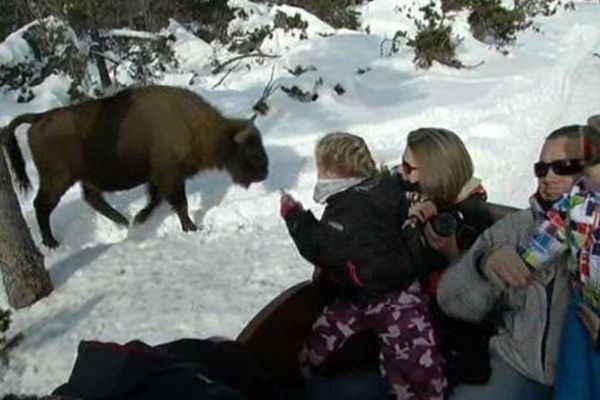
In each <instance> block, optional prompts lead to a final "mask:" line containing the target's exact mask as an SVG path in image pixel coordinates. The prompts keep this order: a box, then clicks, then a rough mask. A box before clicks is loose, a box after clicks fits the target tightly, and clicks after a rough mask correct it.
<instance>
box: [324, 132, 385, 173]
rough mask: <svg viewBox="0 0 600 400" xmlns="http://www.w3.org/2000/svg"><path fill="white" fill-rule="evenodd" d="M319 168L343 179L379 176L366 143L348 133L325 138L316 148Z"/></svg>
mask: <svg viewBox="0 0 600 400" xmlns="http://www.w3.org/2000/svg"><path fill="white" fill-rule="evenodd" d="M315 158H316V161H317V167H318V168H319V169H320V170H321V171H327V172H334V173H336V174H337V175H339V176H341V177H365V178H367V177H370V176H373V175H375V174H377V172H378V171H377V167H376V166H375V161H374V160H373V157H372V156H371V152H370V151H369V148H368V147H367V144H366V143H365V141H364V140H363V139H362V138H361V137H359V136H356V135H352V134H350V133H346V132H334V133H329V134H327V135H325V136H323V137H322V138H321V139H320V140H319V141H318V142H317V146H316V148H315Z"/></svg>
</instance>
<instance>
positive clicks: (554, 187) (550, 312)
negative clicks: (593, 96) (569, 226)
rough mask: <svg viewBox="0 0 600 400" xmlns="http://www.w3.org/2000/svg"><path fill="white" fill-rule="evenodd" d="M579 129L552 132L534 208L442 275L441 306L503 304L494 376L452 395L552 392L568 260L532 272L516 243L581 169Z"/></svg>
mask: <svg viewBox="0 0 600 400" xmlns="http://www.w3.org/2000/svg"><path fill="white" fill-rule="evenodd" d="M580 129H582V127H581V126H580V125H572V126H564V127H561V128H559V129H556V130H555V131H553V132H551V133H550V134H549V135H548V136H547V137H546V139H545V141H544V144H543V146H542V149H541V153H540V156H539V160H538V161H537V162H536V163H535V164H534V168H533V170H534V173H535V176H536V178H537V190H536V191H535V193H534V194H533V195H532V196H531V197H530V199H529V205H530V207H529V208H528V209H525V210H522V211H518V212H515V213H512V214H509V215H508V216H506V217H505V218H503V219H502V220H500V221H499V222H497V223H496V224H494V225H493V226H492V227H491V228H489V229H487V230H486V231H485V232H484V233H483V234H482V235H481V236H480V237H479V238H478V239H477V241H476V242H475V244H474V245H473V246H472V247H471V248H470V249H469V250H468V251H467V252H466V253H465V254H463V256H462V257H461V258H460V259H459V260H457V261H456V262H454V263H453V264H452V266H450V267H449V268H448V269H447V270H446V271H444V273H443V274H442V276H441V278H440V281H439V285H438V292H437V300H438V304H439V305H440V308H441V309H442V311H444V312H445V313H447V314H448V315H451V316H454V317H457V318H461V319H464V320H466V321H472V322H478V321H481V320H482V319H484V318H485V316H486V315H488V314H489V313H490V312H493V311H494V310H497V312H498V313H499V314H500V316H501V321H502V323H501V325H500V328H499V330H498V332H497V333H496V334H495V335H494V336H493V337H492V339H491V341H490V348H491V367H492V371H491V376H490V379H489V381H488V382H487V383H486V384H485V385H459V386H457V387H456V388H455V389H454V391H453V392H452V393H451V394H450V399H451V400H470V399H498V400H503V399H507V400H508V399H516V398H518V399H523V400H529V399H550V398H551V396H552V385H553V384H554V379H555V372H556V364H557V355H558V343H559V338H560V329H561V326H562V323H563V320H564V314H565V310H566V306H567V301H568V280H567V274H566V268H565V262H566V259H565V257H561V258H557V259H555V260H554V261H553V263H554V268H547V269H544V270H540V271H536V272H534V273H532V272H530V271H529V269H528V268H527V267H526V266H525V264H524V263H523V262H522V261H521V258H520V257H519V254H518V253H517V248H518V246H519V245H520V244H522V243H524V241H525V240H526V239H527V237H528V235H529V234H530V232H531V231H532V230H533V229H534V228H535V226H537V225H538V224H539V223H540V222H541V221H542V220H543V218H544V213H545V212H546V211H548V210H549V209H550V208H551V207H552V205H553V204H554V202H555V201H556V200H558V199H559V198H560V197H561V196H562V195H563V194H564V193H565V192H568V191H569V190H570V189H571V188H572V187H573V185H574V183H575V182H576V180H577V179H578V178H579V177H580V176H581V173H582V171H583V161H582V157H583V153H582V149H581V143H580Z"/></svg>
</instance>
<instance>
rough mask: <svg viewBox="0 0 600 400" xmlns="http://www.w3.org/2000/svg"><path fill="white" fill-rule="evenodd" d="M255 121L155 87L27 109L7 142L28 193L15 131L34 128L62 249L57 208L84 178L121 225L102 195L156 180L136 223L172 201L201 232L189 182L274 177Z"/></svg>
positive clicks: (90, 198) (87, 193) (44, 221)
mask: <svg viewBox="0 0 600 400" xmlns="http://www.w3.org/2000/svg"><path fill="white" fill-rule="evenodd" d="M254 118H255V117H252V118H250V119H247V120H246V119H232V118H226V117H224V116H223V115H222V114H221V113H220V112H219V111H218V110H216V109H215V108H214V107H212V106H211V105H210V104H208V103H207V102H206V101H205V100H203V99H202V97H200V96H199V95H197V94H195V93H193V92H191V91H189V90H186V89H182V88H176V87H168V86H149V87H141V88H130V89H125V90H123V91H121V92H119V93H117V94H115V95H113V96H110V97H106V98H102V99H96V100H89V101H85V102H82V103H80V104H76V105H72V106H67V107H61V108H56V109H53V110H50V111H47V112H44V113H39V114H25V115H21V116H19V117H17V118H15V119H14V120H13V121H12V122H11V123H10V124H9V125H8V127H7V128H6V129H5V131H4V134H3V139H2V141H3V146H4V148H5V150H6V154H7V155H8V158H9V160H10V163H11V166H12V169H13V172H14V174H15V175H16V180H17V181H18V183H19V184H20V186H21V187H22V188H23V189H24V190H27V189H28V188H29V187H30V186H31V183H30V181H29V178H28V176H27V173H26V171H25V161H24V159H23V155H22V153H21V150H20V148H19V145H18V143H17V140H16V137H15V129H16V128H17V127H18V126H19V125H21V124H24V123H29V124H32V125H31V127H30V129H29V131H28V140H29V146H30V148H31V155H32V158H33V161H34V163H35V165H36V167H37V169H38V172H39V178H40V186H39V189H38V193H37V195H36V197H35V200H34V208H35V213H36V218H37V221H38V225H39V227H40V231H41V234H42V239H43V243H44V244H45V245H46V246H48V247H56V246H58V242H57V241H56V239H55V238H54V236H53V235H52V230H51V228H50V213H51V212H52V210H53V209H54V208H55V207H56V205H57V204H58V202H59V200H60V198H61V196H62V195H63V194H64V193H65V192H66V191H67V189H69V188H70V187H71V186H72V185H73V184H75V183H76V182H78V181H79V182H81V185H82V189H83V197H84V199H85V201H87V202H88V203H89V204H90V205H91V206H92V207H93V208H94V209H95V210H96V211H98V212H99V213H101V214H102V215H104V216H106V217H107V218H109V219H111V220H112V221H114V222H115V223H117V224H120V225H124V226H127V225H128V224H129V223H128V221H127V219H126V218H125V217H124V216H123V215H122V214H121V213H119V212H118V211H117V210H115V209H114V208H113V207H112V206H111V205H110V204H108V203H107V202H106V200H105V199H104V198H103V197H102V192H105V191H117V190H125V189H130V188H133V187H135V186H138V185H141V184H146V185H147V190H148V197H149V201H148V204H147V205H146V206H145V207H144V208H143V209H142V210H141V211H140V212H139V213H138V214H137V215H136V216H135V218H134V223H143V222H144V221H146V219H148V217H149V216H150V214H151V213H152V211H153V210H154V209H155V208H156V206H157V205H159V204H160V202H161V201H162V200H163V199H164V200H166V201H167V202H168V203H169V204H170V205H171V206H172V207H173V209H174V210H175V211H176V213H177V215H178V217H179V220H180V222H181V227H182V229H183V230H184V231H193V230H196V229H197V227H196V225H195V224H194V222H193V221H192V220H191V219H190V217H189V215H188V209H187V200H186V195H185V180H186V178H188V177H190V176H192V175H194V174H196V173H198V172H200V171H204V170H208V169H218V170H222V169H225V170H226V171H227V172H228V173H229V174H230V175H231V178H232V179H233V181H234V182H235V183H237V184H240V185H242V186H244V187H246V188H247V187H248V186H250V184H251V183H254V182H260V181H263V180H264V179H266V177H267V174H268V164H269V162H268V157H267V154H266V152H265V149H264V147H263V144H262V140H261V136H260V133H259V131H258V129H257V128H256V126H255V125H254Z"/></svg>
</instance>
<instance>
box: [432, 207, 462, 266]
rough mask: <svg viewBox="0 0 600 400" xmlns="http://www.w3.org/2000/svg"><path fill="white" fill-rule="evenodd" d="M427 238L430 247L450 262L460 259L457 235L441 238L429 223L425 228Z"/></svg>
mask: <svg viewBox="0 0 600 400" xmlns="http://www.w3.org/2000/svg"><path fill="white" fill-rule="evenodd" d="M434 207H435V206H434ZM425 238H427V241H428V242H429V246H431V248H432V249H434V250H436V251H437V252H438V253H440V254H441V255H443V256H444V258H445V259H446V260H448V262H452V261H454V260H457V259H458V258H459V257H460V255H461V251H460V249H459V247H458V242H457V240H456V235H455V234H452V235H450V236H446V237H444V236H440V235H438V234H437V233H435V231H434V230H433V227H432V226H431V224H430V223H428V224H427V225H426V226H425Z"/></svg>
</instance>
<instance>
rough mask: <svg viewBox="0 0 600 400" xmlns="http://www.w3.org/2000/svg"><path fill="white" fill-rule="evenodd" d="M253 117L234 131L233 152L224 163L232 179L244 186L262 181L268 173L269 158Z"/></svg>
mask: <svg viewBox="0 0 600 400" xmlns="http://www.w3.org/2000/svg"><path fill="white" fill-rule="evenodd" d="M254 118H255V117H252V118H251V119H250V120H248V121H246V123H245V124H243V125H242V127H241V128H240V129H239V130H238V131H237V132H235V133H234V135H233V137H232V141H233V146H234V150H233V154H232V156H231V157H229V158H228V160H227V162H226V163H225V168H226V169H227V171H229V174H230V175H231V178H232V179H233V181H234V182H235V183H237V184H240V185H242V186H244V187H246V188H247V187H248V186H250V184H251V183H254V182H261V181H264V180H265V179H266V178H267V175H268V173H269V159H268V157H267V153H266V151H265V148H264V147H263V144H262V139H261V137H260V132H259V131H258V129H257V128H256V126H255V125H254Z"/></svg>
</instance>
